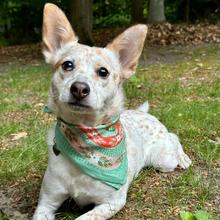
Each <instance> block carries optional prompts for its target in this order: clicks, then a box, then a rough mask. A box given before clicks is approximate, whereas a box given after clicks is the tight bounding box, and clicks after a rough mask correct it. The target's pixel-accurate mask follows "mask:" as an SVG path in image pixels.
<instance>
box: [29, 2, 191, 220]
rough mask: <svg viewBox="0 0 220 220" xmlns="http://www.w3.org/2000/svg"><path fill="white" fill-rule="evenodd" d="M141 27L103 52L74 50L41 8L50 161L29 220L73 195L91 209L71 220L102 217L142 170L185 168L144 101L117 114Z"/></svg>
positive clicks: (43, 216)
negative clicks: (48, 76) (51, 120)
mask: <svg viewBox="0 0 220 220" xmlns="http://www.w3.org/2000/svg"><path fill="white" fill-rule="evenodd" d="M146 34H147V27H146V26H145V25H141V24H139V25H135V26H133V27H131V28H129V29H127V30H125V31H124V32H123V33H122V34H121V35H119V36H118V37H117V38H115V39H114V40H113V42H112V43H110V44H108V45H107V47H105V48H97V47H89V46H85V45H81V44H79V43H78V42H77V41H78V39H77V37H76V35H75V33H74V32H73V30H72V28H71V25H70V23H69V21H68V20H67V18H66V16H65V14H64V13H63V12H62V10H61V9H59V8H58V7H57V6H55V5H53V4H46V5H45V8H44V18H43V43H44V48H43V53H44V56H45V59H46V62H47V63H50V64H51V65H52V68H53V76H52V80H51V86H50V90H49V93H50V98H49V101H48V105H47V108H46V109H45V111H46V112H48V113H53V114H54V115H56V116H57V123H56V125H55V126H54V127H53V128H51V129H50V130H49V131H48V137H47V144H48V153H49V161H48V166H47V169H46V173H45V176H44V178H43V183H42V187H41V191H40V198H39V202H38V206H37V209H36V211H35V214H34V217H33V219H34V220H51V219H54V218H55V212H56V210H57V209H58V208H59V207H60V206H61V204H62V203H63V202H64V200H66V199H68V198H69V197H72V198H73V199H74V200H75V202H76V203H77V204H78V205H79V206H80V207H84V206H87V205H89V204H94V205H95V206H94V208H93V209H92V210H90V211H88V212H87V213H85V214H83V215H81V216H79V217H78V218H76V219H77V220H87V219H90V220H91V219H93V220H97V219H99V220H101V219H109V218H111V217H112V216H113V215H114V214H115V213H116V212H118V211H119V210H120V209H122V208H123V206H124V205H125V203H126V197H127V191H128V188H129V184H131V182H132V180H133V179H134V177H135V176H136V175H138V173H139V171H140V170H141V169H142V168H143V167H145V166H153V167H154V168H155V169H157V170H160V171H162V172H172V171H173V170H174V169H175V168H176V167H177V165H180V166H181V167H182V168H184V169H185V168H189V166H190V164H191V160H190V159H189V157H188V156H187V155H186V154H185V153H184V151H183V149H182V146H181V144H180V142H179V139H178V137H177V136H176V135H175V134H172V133H169V132H168V131H167V129H166V128H165V126H164V125H163V124H162V123H160V122H159V121H158V120H157V118H155V117H154V116H151V115H150V114H148V113H147V111H148V108H149V105H148V103H147V102H146V103H145V104H143V105H142V106H140V107H139V108H138V109H137V110H126V111H125V110H124V108H123V106H124V95H123V90H122V84H123V82H124V81H125V80H126V79H128V78H129V77H131V76H132V75H133V74H134V73H135V69H136V66H137V64H138V59H139V57H140V55H141V51H142V47H143V45H144V41H145V37H146Z"/></svg>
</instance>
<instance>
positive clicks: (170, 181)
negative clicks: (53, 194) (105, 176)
mask: <svg viewBox="0 0 220 220" xmlns="http://www.w3.org/2000/svg"><path fill="white" fill-rule="evenodd" d="M171 50H173V51H172V53H174V54H175V53H176V55H179V53H180V52H179V51H176V50H175V48H171V47H170V48H167V49H166V50H165V49H161V50H159V51H158V57H161V58H162V57H163V56H166V55H167V53H168V52H169V51H171ZM147 53H149V52H148V51H147V52H146V51H144V54H143V55H142V62H141V63H142V64H143V63H144V60H145V59H147V58H148V54H147ZM181 54H182V59H181V60H180V61H178V62H175V63H172V64H163V65H161V64H158V65H149V66H144V65H142V66H139V67H138V69H137V73H136V75H135V76H134V77H132V78H131V79H130V80H128V81H127V82H125V84H124V90H125V94H126V97H127V99H126V108H128V109H134V108H136V107H137V106H138V105H140V104H141V103H143V102H145V101H146V100H148V102H149V103H150V107H151V108H150V111H149V113H150V114H152V115H154V116H156V117H157V118H158V119H159V120H160V121H161V122H162V123H163V124H164V125H165V126H166V127H167V129H168V130H169V131H170V132H173V133H176V134H177V135H178V136H179V137H180V141H181V143H182V145H183V148H184V150H185V152H187V154H188V155H189V156H190V158H191V159H192V160H193V164H192V166H191V167H190V169H189V170H182V169H181V168H179V167H178V168H177V169H176V170H175V171H174V172H172V173H166V174H165V173H162V172H157V171H155V170H154V169H152V168H151V167H146V168H145V169H143V170H142V171H141V173H140V174H139V175H138V177H137V178H136V179H135V180H134V181H133V183H132V185H131V187H130V190H129V192H128V198H127V203H126V205H125V207H124V208H123V209H122V210H121V211H120V212H119V213H117V214H116V215H115V216H114V217H113V219H137V220H138V219H163V220H164V219H180V214H179V212H180V211H190V212H191V213H196V212H197V211H198V210H205V211H206V212H208V213H209V214H210V215H212V217H211V218H210V219H216V220H218V219H220V209H219V207H220V156H219V155H220V58H219V57H220V45H211V46H209V47H206V48H201V49H197V50H192V51H189V50H185V51H184V52H181ZM7 68H8V67H7ZM50 78H51V68H50V67H49V66H47V65H46V64H43V63H40V65H26V66H14V65H13V64H11V65H10V67H9V68H8V70H7V71H1V72H0V88H1V96H0V181H1V182H0V185H1V190H2V191H1V192H3V194H4V196H5V197H8V198H11V200H12V201H13V204H14V206H12V208H11V209H12V210H18V211H20V212H21V213H28V216H29V217H27V218H30V216H31V215H32V214H33V212H34V210H35V208H36V205H37V200H38V196H39V190H40V186H41V182H42V178H43V175H44V172H45V169H46V165H47V159H48V157H47V147H46V142H45V137H46V130H47V129H48V128H49V127H50V125H51V123H52V122H53V121H55V117H54V116H50V115H48V114H45V113H43V111H42V108H43V106H44V105H45V104H46V101H47V99H48V95H47V91H48V88H49V84H50ZM1 202H2V201H1V199H0V204H1ZM13 207H14V208H13ZM1 210H2V211H1ZM81 212H82V211H80V210H79V209H78V208H77V207H76V206H75V205H74V203H73V202H71V201H68V202H66V203H65V204H64V205H63V207H62V208H61V209H60V210H59V213H61V214H60V215H59V217H58V218H57V219H71V218H72V219H74V218H75V217H76V216H77V215H79V214H80V213H81ZM3 216H4V217H3ZM64 216H68V217H67V218H65V217H64ZM8 217H9V216H8ZM1 219H7V216H6V212H5V209H4V208H1V207H0V220H1Z"/></svg>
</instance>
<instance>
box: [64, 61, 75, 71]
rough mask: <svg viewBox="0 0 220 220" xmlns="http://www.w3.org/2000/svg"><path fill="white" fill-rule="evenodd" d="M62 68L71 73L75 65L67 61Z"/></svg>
mask: <svg viewBox="0 0 220 220" xmlns="http://www.w3.org/2000/svg"><path fill="white" fill-rule="evenodd" d="M62 68H63V69H64V70H66V71H71V70H73V68H74V65H73V63H72V62H70V61H65V62H64V63H63V64H62Z"/></svg>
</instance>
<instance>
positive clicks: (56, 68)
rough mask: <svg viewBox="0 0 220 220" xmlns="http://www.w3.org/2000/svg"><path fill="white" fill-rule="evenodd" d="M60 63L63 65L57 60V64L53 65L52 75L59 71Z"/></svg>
mask: <svg viewBox="0 0 220 220" xmlns="http://www.w3.org/2000/svg"><path fill="white" fill-rule="evenodd" d="M62 63H63V61H62V59H60V60H58V62H56V63H55V65H54V66H53V71H52V73H53V74H54V73H55V72H56V71H57V70H58V69H59V67H60V66H61V64H62Z"/></svg>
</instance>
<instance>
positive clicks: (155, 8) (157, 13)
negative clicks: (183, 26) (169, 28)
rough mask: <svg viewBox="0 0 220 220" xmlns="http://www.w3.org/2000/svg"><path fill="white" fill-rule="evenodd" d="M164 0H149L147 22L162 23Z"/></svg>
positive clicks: (163, 20) (163, 19)
mask: <svg viewBox="0 0 220 220" xmlns="http://www.w3.org/2000/svg"><path fill="white" fill-rule="evenodd" d="M165 21H166V19H165V15H164V0H150V4H149V11H148V17H147V23H164V22H165Z"/></svg>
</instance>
